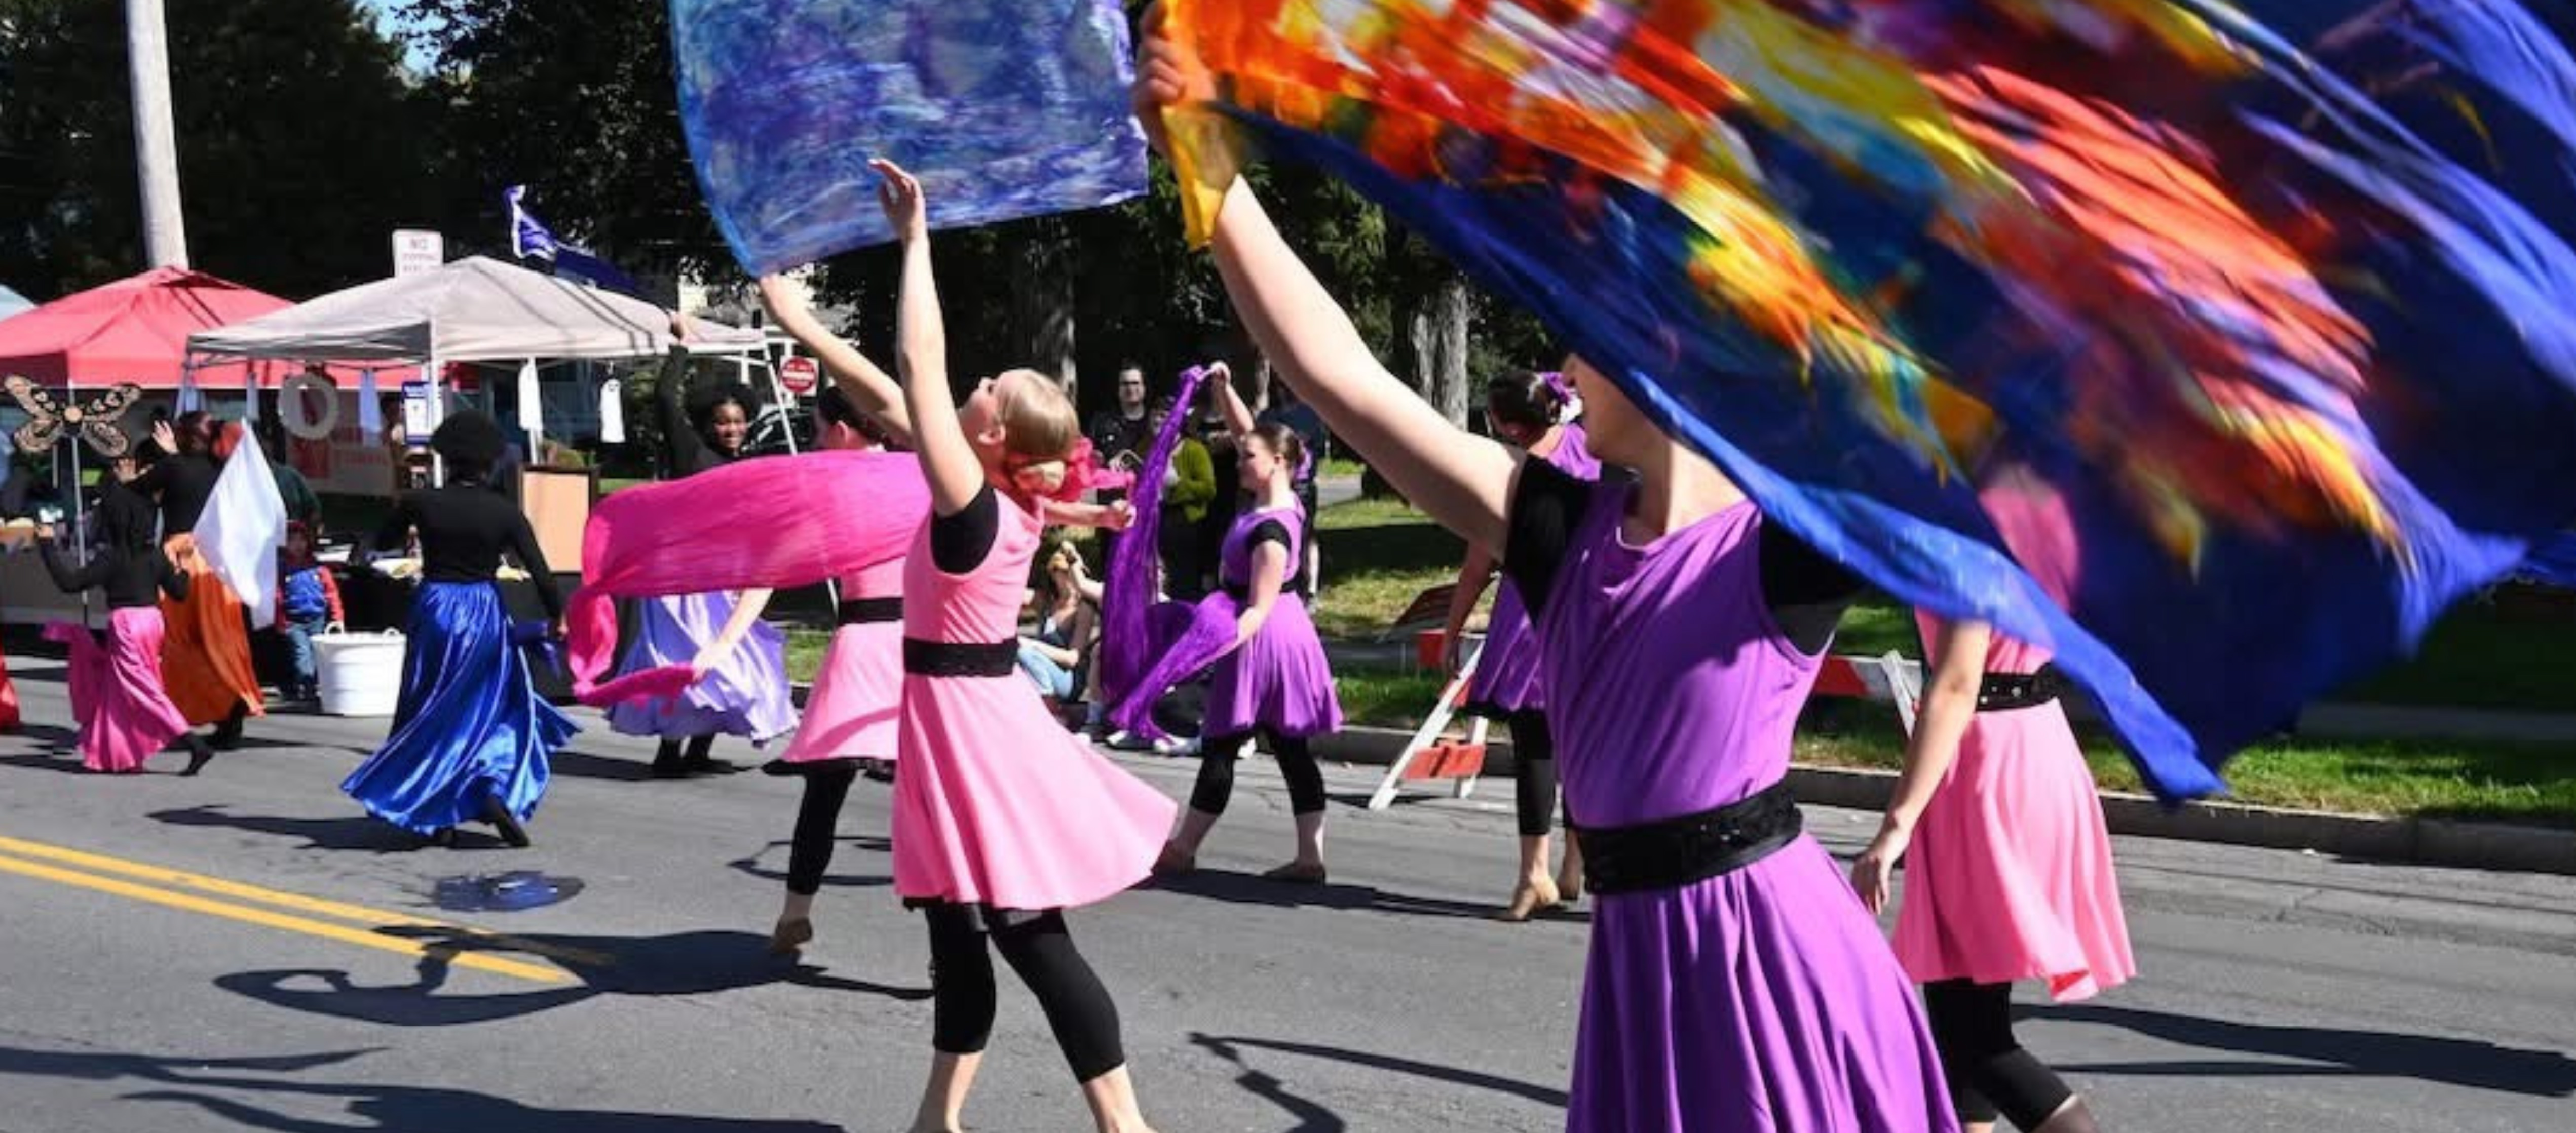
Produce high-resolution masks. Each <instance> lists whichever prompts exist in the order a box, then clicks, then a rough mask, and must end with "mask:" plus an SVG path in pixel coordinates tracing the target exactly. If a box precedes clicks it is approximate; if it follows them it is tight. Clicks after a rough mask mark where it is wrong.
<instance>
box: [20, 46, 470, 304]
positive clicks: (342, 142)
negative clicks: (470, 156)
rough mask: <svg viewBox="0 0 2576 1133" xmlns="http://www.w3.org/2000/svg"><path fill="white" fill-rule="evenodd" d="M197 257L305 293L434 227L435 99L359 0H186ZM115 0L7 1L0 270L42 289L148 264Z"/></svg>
mask: <svg viewBox="0 0 2576 1133" xmlns="http://www.w3.org/2000/svg"><path fill="white" fill-rule="evenodd" d="M167 15H168V23H169V43H170V82H171V98H172V103H173V106H174V111H175V118H176V126H177V129H178V143H179V162H180V171H181V184H182V185H183V187H184V189H185V193H186V197H185V201H184V206H185V208H184V213H185V217H186V225H187V229H188V233H189V248H190V257H189V258H190V260H191V261H192V262H193V263H194V264H195V265H196V266H198V267H200V268H202V269H204V270H206V271H210V272H213V273H215V274H217V275H222V276H226V277H229V278H233V279H237V280H240V281H241V282H243V283H246V284H249V285H252V286H255V287H259V288H262V289H264V290H269V291H275V292H279V293H281V294H285V295H288V296H292V297H303V296H309V295H313V294H317V293H320V292H323V291H329V290H333V289H336V288H339V287H344V286H348V285H350V284H355V283H360V282H364V281H366V280H369V279H374V278H377V277H379V276H382V275H383V274H385V272H386V271H387V270H388V268H389V267H390V266H391V254H392V253H391V249H390V247H389V244H388V241H389V239H390V237H391V233H392V231H393V230H394V229H395V228H398V227H405V226H410V225H426V226H430V227H437V226H439V224H440V222H441V221H442V220H443V219H444V215H443V210H442V209H441V207H440V204H439V202H440V200H441V198H442V196H443V194H442V193H441V192H440V190H439V187H438V180H439V170H438V156H439V153H440V149H441V147H440V146H439V145H438V144H437V139H436V133H437V132H436V121H435V115H436V111H437V107H436V105H435V104H434V102H433V101H432V100H430V99H429V98H427V97H425V96H424V95H423V93H422V92H420V91H418V90H416V89H415V88H413V87H412V86H411V85H410V84H409V83H408V82H407V81H406V80H405V77H404V75H403V73H402V67H401V53H400V51H399V49H398V48H397V47H396V45H395V44H393V43H392V42H390V41H388V40H387V39H386V38H385V37H384V36H383V35H381V34H379V33H378V32H377V31H376V30H375V27H374V25H373V24H372V22H370V21H369V20H368V19H366V18H365V17H364V15H363V14H362V13H361V12H359V10H358V9H357V8H356V6H355V5H353V4H352V3H351V2H350V0H172V2H171V3H170V4H169V6H168V12H167ZM122 18H123V17H122V12H121V10H120V8H119V6H118V5H115V4H102V3H95V2H82V0H0V107H6V108H7V109H6V112H5V113H0V281H5V282H7V283H9V284H10V285H12V286H15V287H18V288H19V289H20V290H22V291H26V292H28V293H29V294H32V295H42V296H51V295H59V294H63V293H67V292H70V291H76V290H79V289H81V288H84V287H89V286H93V285H95V284H98V283H103V282H106V281H108V280H111V279H115V278H118V277H121V276H125V275H130V274H133V273H134V272H136V271H140V270H142V268H143V267H144V262H143V249H142V236H141V211H142V210H141V202H140V201H139V199H138V197H137V193H136V181H135V175H134V144H133V136H134V135H133V116H132V111H131V98H130V93H129V91H128V89H127V86H126V78H125V75H126V65H125V37H124V34H123V29H122V23H121V21H122Z"/></svg>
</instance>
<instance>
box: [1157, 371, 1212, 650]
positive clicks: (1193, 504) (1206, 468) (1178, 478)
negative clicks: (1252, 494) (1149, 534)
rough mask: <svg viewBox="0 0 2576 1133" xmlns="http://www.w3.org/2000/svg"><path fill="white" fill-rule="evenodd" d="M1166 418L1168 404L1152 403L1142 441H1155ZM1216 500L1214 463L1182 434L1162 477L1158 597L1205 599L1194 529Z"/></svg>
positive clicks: (1193, 440)
mask: <svg viewBox="0 0 2576 1133" xmlns="http://www.w3.org/2000/svg"><path fill="white" fill-rule="evenodd" d="M1171 413H1172V403H1171V401H1170V400H1169V399H1166V400H1163V401H1160V402H1157V403H1155V406H1154V419H1153V424H1152V426H1151V427H1150V429H1149V430H1148V431H1147V434H1146V435H1148V436H1156V435H1160V434H1161V432H1162V429H1163V420H1164V418H1166V417H1168V416H1170V415H1171ZM1215 499H1216V462H1215V461H1214V460H1213V459H1211V458H1210V457H1209V456H1208V450H1207V446H1206V445H1205V444H1202V443H1200V442H1199V439H1198V438H1197V437H1194V436H1191V435H1189V434H1188V433H1187V432H1184V433H1182V434H1181V442H1180V444H1179V445H1178V446H1177V447H1175V448H1174V449H1173V450H1172V466H1171V468H1170V469H1168V470H1166V471H1165V472H1164V473H1163V524H1162V531H1161V535H1160V536H1159V538H1158V542H1159V543H1160V544H1161V546H1160V547H1158V548H1157V550H1158V551H1159V552H1160V554H1161V558H1162V560H1163V591H1164V593H1165V594H1167V595H1169V596H1170V597H1172V598H1174V599H1177V600H1179V601H1183V602H1196V601H1198V600H1199V599H1200V598H1202V597H1205V596H1206V594H1207V583H1206V580H1205V576H1206V574H1207V568H1208V565H1209V564H1207V563H1206V562H1204V561H1203V560H1204V559H1205V557H1206V556H1204V555H1202V554H1201V553H1200V549H1199V538H1198V529H1199V524H1200V523H1201V522H1202V521H1204V520H1206V519H1207V513H1208V505H1209V504H1210V503H1212V502H1214V501H1215Z"/></svg>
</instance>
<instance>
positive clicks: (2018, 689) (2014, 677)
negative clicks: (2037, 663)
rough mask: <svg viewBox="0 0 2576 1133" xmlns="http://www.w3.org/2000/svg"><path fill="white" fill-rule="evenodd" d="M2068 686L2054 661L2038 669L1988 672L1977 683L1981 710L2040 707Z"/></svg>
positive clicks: (1995, 710)
mask: <svg viewBox="0 0 2576 1133" xmlns="http://www.w3.org/2000/svg"><path fill="white" fill-rule="evenodd" d="M2067 687H2068V686H2067V684H2066V678H2065V677H2064V676H2062V675H2060V674H2059V673H2058V671H2057V667H2056V666H2054V665H2050V666H2045V667H2043V668H2041V669H2040V670H2039V671H2038V672H2036V673H1988V674H1986V678H1985V679H1984V680H1983V681H1980V682H1978V684H1977V711H1979V712H2005V711H2009V710H2011V709H2015V708H2036V707H2039V706H2040V705H2042V704H2046V703H2048V702H2049V701H2052V700H2055V699H2057V698H2058V697H2059V696H2060V695H2062V694H2064V693H2065V692H2066V690H2067Z"/></svg>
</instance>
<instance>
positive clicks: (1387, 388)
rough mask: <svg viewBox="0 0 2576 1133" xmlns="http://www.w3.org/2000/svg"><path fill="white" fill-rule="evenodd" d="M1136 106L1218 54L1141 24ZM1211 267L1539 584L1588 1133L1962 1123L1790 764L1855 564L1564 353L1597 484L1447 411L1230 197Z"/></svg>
mask: <svg viewBox="0 0 2576 1133" xmlns="http://www.w3.org/2000/svg"><path fill="white" fill-rule="evenodd" d="M1139 63H1140V65H1139V72H1140V82H1139V85H1138V109H1139V110H1140V112H1141V113H1140V115H1139V117H1140V118H1142V119H1143V120H1144V122H1145V126H1146V129H1147V134H1148V136H1149V137H1152V138H1154V139H1155V140H1156V142H1157V144H1161V141H1162V139H1161V123H1160V117H1161V115H1160V113H1159V111H1160V109H1161V108H1162V107H1164V106H1166V105H1169V104H1171V103H1173V102H1176V101H1178V100H1179V99H1180V98H1181V96H1182V93H1183V91H1184V89H1185V88H1186V87H1187V86H1188V85H1189V84H1190V83H1192V82H1203V81H1204V76H1203V75H1194V74H1192V73H1190V72H1189V71H1187V70H1186V69H1185V68H1186V66H1187V61H1186V60H1184V59H1183V58H1182V57H1181V55H1180V52H1179V50H1178V49H1177V48H1176V47H1175V46H1174V45H1173V44H1172V43H1171V42H1170V40H1169V39H1168V38H1166V37H1165V35H1164V34H1163V30H1162V20H1161V13H1160V10H1159V9H1157V10H1155V11H1154V12H1152V13H1150V14H1149V15H1148V16H1147V18H1146V23H1145V36H1144V42H1143V45H1142V56H1141V58H1140V60H1139ZM1219 207H1220V211H1219V212H1218V214H1217V217H1216V224H1215V228H1216V231H1215V244H1214V250H1215V258H1216V266H1217V271H1218V273H1219V274H1220V275H1221V276H1222V277H1223V278H1224V280H1225V285H1226V291H1227V294H1228V295H1229V296H1231V297H1232V299H1233V303H1234V308H1235V311H1236V312H1237V314H1239V315H1240V316H1241V317H1242V319H1243V321H1244V324H1245V326H1246V327H1247V328H1249V329H1250V330H1251V332H1252V334H1253V337H1254V339H1255V341H1256V342H1258V344H1259V345H1260V347H1261V349H1262V352H1263V353H1264V354H1265V355H1267V356H1268V357H1269V358H1270V360H1271V361H1272V362H1273V363H1274V364H1276V365H1277V366H1278V367H1279V370H1280V372H1281V373H1282V374H1284V375H1285V376H1286V377H1287V378H1288V380H1289V382H1290V383H1291V384H1293V385H1295V386H1296V387H1297V389H1298V392H1300V393H1301V394H1303V395H1304V396H1305V398H1306V400H1307V401H1308V402H1309V403H1311V404H1312V405H1314V407H1315V408H1316V410H1317V411H1319V412H1321V413H1322V414H1323V415H1324V419H1325V423H1326V424H1328V425H1329V426H1331V427H1332V429H1333V432H1334V433H1335V434H1336V435H1338V436H1340V437H1342V438H1343V439H1344V440H1346V441H1348V442H1350V444H1351V445H1352V447H1354V448H1356V449H1358V450H1359V453H1360V455H1361V456H1362V457H1364V458H1366V459H1367V461H1368V462H1369V464H1370V465H1371V466H1373V467H1375V468H1376V469H1377V470H1378V471H1380V472H1381V473H1383V474H1385V476H1386V477H1387V479H1388V480H1389V481H1390V482H1392V483H1393V484H1394V486H1395V488H1396V490H1397V491H1399V492H1401V493H1402V494H1403V495H1404V497H1405V498H1406V499H1409V500H1411V501H1413V502H1414V503H1415V504H1416V505H1417V506H1420V507H1421V508H1422V509H1423V510H1424V511H1427V512H1429V513H1430V514H1431V516H1432V517H1433V518H1434V519H1436V520H1438V521H1439V522H1440V523H1441V524H1442V525H1443V526H1446V527H1448V528H1449V529H1451V530H1453V531H1456V532H1458V533H1459V534H1460V535H1461V536H1463V537H1465V538H1466V540H1467V542H1468V543H1469V545H1471V546H1474V547H1477V548H1480V549H1482V550H1484V551H1485V552H1486V553H1488V554H1492V555H1495V556H1496V557H1498V558H1500V559H1501V560H1502V562H1503V564H1504V570H1505V573H1506V574H1507V575H1508V576H1509V577H1510V578H1511V579H1512V580H1513V583H1514V584H1515V585H1516V586H1518V587H1519V588H1520V592H1521V595H1522V597H1523V599H1524V600H1525V601H1527V602H1528V604H1529V607H1530V611H1531V620H1532V623H1533V624H1534V626H1535V627H1536V629H1537V633H1538V636H1539V654H1540V664H1541V674H1542V675H1541V681H1542V684H1543V688H1544V692H1545V695H1546V697H1547V704H1548V706H1549V730H1550V731H1551V732H1552V733H1553V734H1554V737H1555V740H1556V747H1557V763H1558V770H1559V772H1560V773H1561V775H1562V776H1563V779H1564V789H1565V797H1566V804H1567V812H1568V814H1569V815H1570V817H1571V820H1572V827H1573V830H1574V835H1575V837H1576V838H1577V839H1578V840H1579V841H1580V842H1581V843H1582V845H1583V856H1584V872H1585V875H1586V877H1585V880H1586V881H1587V883H1588V884H1589V886H1590V888H1591V890H1592V892H1593V895H1594V899H1595V902H1596V903H1595V907H1594V910H1593V914H1592V940H1591V947H1590V956H1589V958H1588V959H1587V961H1586V965H1585V971H1584V987H1583V1006H1582V1017H1581V1020H1580V1022H1579V1023H1578V1024H1577V1027H1576V1034H1575V1051H1574V1059H1573V1062H1574V1073H1573V1081H1572V1086H1571V1089H1570V1091H1569V1096H1568V1101H1567V1113H1566V1127H1567V1129H1569V1130H1571V1131H1573V1133H1614V1131H1615V1133H1680V1131H1685V1130H1706V1131H1715V1130H1725V1131H1728V1133H1746V1131H1764V1130H1781V1131H1795V1133H1924V1131H1927V1130H1941V1131H1945V1133H1946V1131H1949V1130H1955V1129H1956V1128H1957V1123H1956V1121H1955V1120H1954V1119H1953V1117H1952V1116H1951V1112H1950V1099H1949V1094H1948V1091H1947V1090H1946V1089H1944V1088H1943V1084H1942V1078H1941V1065H1940V1060H1939V1058H1938V1056H1937V1055H1935V1054H1934V1052H1933V1045H1932V1037H1931V1035H1930V1033H1929V1031H1928V1030H1927V1029H1926V1027H1925V1026H1924V1022H1923V1015H1922V1009H1921V1007H1920V1006H1919V1005H1918V1004H1917V1003H1916V1001H1915V998H1914V992H1913V988H1912V986H1911V985H1910V983H1909V982H1908V981H1907V979H1906V977H1905V973H1904V971H1903V969H1901V968H1899V967H1898V966H1897V962H1896V957H1895V955H1894V954H1893V953H1892V952H1891V951H1889V949H1888V947H1887V944H1886V941H1885V940H1883V939H1882V938H1881V937H1880V936H1879V932H1878V925H1877V923H1876V922H1875V921H1874V920H1873V919H1872V918H1871V917H1870V915H1869V913H1868V911H1867V910H1866V909H1864V908H1862V906H1861V903H1860V899H1859V898H1858V897H1857V896H1855V895H1854V894H1853V893H1852V891H1851V887H1850V886H1849V885H1848V884H1846V883H1845V881H1844V879H1843V875H1842V871H1841V870H1840V869H1839V868H1837V867H1836V866H1835V864H1834V862H1833V860H1832V859H1831V858H1829V857H1827V856H1826V854H1825V851H1824V849H1823V848H1822V847H1820V846H1818V845H1817V844H1816V842H1815V840H1814V839H1813V838H1810V837H1808V836H1806V835H1805V834H1804V833H1803V832H1802V831H1801V828H1800V819H1799V813H1798V809H1797V806H1796V804H1795V802H1794V801H1793V800H1791V799H1790V798H1789V796H1788V793H1787V791H1786V789H1785V788H1784V786H1783V784H1782V779H1783V777H1784V776H1785V775H1786V773H1787V770H1788V763H1789V747H1790V738H1791V729H1792V727H1793V725H1794V724H1795V723H1796V720H1797V717H1798V710H1799V708H1800V707H1801V706H1802V705H1803V704H1804V703H1805V702H1806V698H1807V693H1808V691H1809V689H1810V688H1811V687H1812V686H1813V684H1814V682H1815V678H1816V673H1817V670H1818V668H1819V667H1820V664H1821V662H1822V660H1823V656H1824V651H1825V648H1826V646H1827V645H1828V644H1829V642H1830V641H1831V638H1832V634H1833V630H1834V627H1835V626H1836V624H1837V623H1838V622H1839V620H1840V619H1841V616H1842V613H1843V611H1844V610H1845V609H1846V608H1847V607H1848V605H1849V604H1850V602H1851V601H1852V600H1853V599H1854V598H1855V597H1856V596H1857V595H1858V593H1859V590H1860V584H1859V582H1858V581H1857V580H1856V579H1854V578H1853V577H1852V576H1851V575H1850V574H1849V573H1847V572H1846V571H1844V570H1842V569H1840V568H1839V567H1838V566H1836V565H1835V564H1834V563H1832V562H1830V561H1827V560H1825V559H1823V558H1822V557H1821V556H1819V555H1817V554H1816V552H1815V551H1814V550H1813V549H1812V548H1809V547H1808V546H1806V545H1805V544H1804V543H1801V542H1800V541H1798V540H1797V539H1795V538H1794V537H1791V536H1790V535H1788V534H1787V532H1786V531H1785V530H1782V529H1780V528H1776V527H1774V526H1772V525H1770V524H1767V523H1765V522H1764V521H1763V516H1762V514H1761V513H1760V512H1759V511H1757V510H1756V509H1755V508H1754V506H1753V504H1752V502H1751V501H1750V500H1749V499H1747V498H1746V496H1745V494H1744V492H1743V491H1742V490H1741V489H1740V488H1738V487H1737V486H1736V485H1735V484H1734V483H1733V482H1732V481H1730V480H1728V479H1727V478H1726V476H1725V475H1724V474H1723V473H1721V472H1719V471H1718V469H1717V467H1716V466H1715V465H1713V464H1711V463H1709V462H1708V461H1707V460H1705V459H1703V458H1702V457H1700V456H1698V455H1697V454H1695V453H1694V452H1692V451H1691V450H1690V449H1689V448H1687V447H1686V446H1684V445H1682V444H1680V443H1679V442H1676V441H1674V440H1673V439H1672V438H1670V437H1668V436H1665V435H1664V434H1662V433H1660V432H1658V431H1657V430H1656V429H1655V427H1654V426H1653V424H1652V423H1651V421H1649V419H1648V418H1647V417H1646V416H1645V415H1644V413H1642V412H1641V411H1639V409H1638V408H1637V407H1636V406H1635V405H1633V404H1631V403H1630V402H1629V401H1628V400H1627V398H1626V397H1625V396H1624V395H1623V394H1621V393H1620V392H1619V390H1618V388H1617V387H1616V386H1614V385H1612V384H1611V383H1610V382H1609V381H1607V380H1606V379H1604V378H1603V377H1602V376H1601V375H1599V374H1597V373H1593V372H1592V371H1591V370H1590V369H1589V368H1587V367H1584V366H1582V365H1580V364H1579V363H1576V364H1569V365H1568V366H1567V367H1566V370H1567V372H1568V373H1569V374H1570V375H1571V376H1572V377H1573V378H1574V381H1575V387H1576V391H1577V392H1578V393H1580V394H1581V395H1582V397H1583V400H1584V404H1585V407H1586V418H1585V419H1586V422H1587V424H1588V425H1589V433H1590V441H1591V446H1592V451H1593V452H1594V454H1595V455H1597V456H1599V457H1600V458H1601V460H1602V461H1603V463H1605V464H1612V465H1617V466H1620V467H1621V468H1624V469H1629V470H1633V473H1634V474H1633V475H1622V476H1616V477H1613V476H1609V475H1606V474H1605V476H1604V477H1603V479H1602V481H1601V482H1599V483H1597V484H1595V483H1588V482H1585V481H1583V480H1580V479H1577V478H1575V477H1573V476H1569V475H1567V474H1566V473H1564V472H1563V471H1561V470H1559V469H1557V468H1556V467H1554V466H1552V465H1550V464H1547V463H1546V462H1544V461H1534V460H1516V459H1515V458H1514V457H1513V455H1512V454H1511V452H1510V451H1509V450H1507V449H1505V448H1504V447H1503V446H1502V445H1500V444H1497V443H1495V442H1493V441H1491V440H1487V439H1484V438H1481V437H1477V436H1474V435H1473V434H1470V433H1468V432H1466V431H1465V430H1462V429H1459V428H1457V427H1455V426H1453V425H1451V424H1450V423H1449V422H1448V421H1447V420H1446V419H1445V418H1443V417H1442V416H1441V415H1440V412H1439V411H1438V410H1437V409H1435V408H1433V407H1432V406H1431V405H1430V404H1429V403H1427V402H1425V401H1423V400H1422V399H1421V398H1420V397H1417V396H1416V395H1415V394H1414V393H1413V391H1412V390H1411V389H1410V388H1408V387H1407V386H1406V385H1405V384H1404V383H1403V382H1402V381H1400V380H1398V379H1397V378H1396V377H1395V376H1394V375H1392V374H1390V373H1388V372H1387V370H1386V368H1385V367H1384V366H1382V365H1381V364H1379V363H1378V361H1377V360H1376V359H1375V358H1374V357H1372V356H1371V355H1370V353H1369V348H1368V344H1367V341H1366V340H1364V339H1362V338H1361V337H1360V335H1359V332H1358V331H1357V329H1356V328H1354V327H1353V325H1352V323H1351V321H1350V318H1349V316H1348V315H1346V314H1345V313H1343V311H1342V310H1341V308H1340V307H1339V306H1338V305H1337V304H1335V303H1334V302H1333V299H1332V296H1331V295H1329V294H1328V293H1326V292H1325V290H1324V288H1323V286H1322V284H1320V283H1318V282H1317V281H1316V279H1315V277H1314V274H1313V273H1312V272H1310V271H1308V270H1307V269H1306V267H1305V265H1304V264H1302V263H1300V262H1299V261H1298V259H1297V255H1296V253H1295V252H1293V251H1291V250H1290V249H1289V247H1288V244H1287V242H1286V241H1285V240H1284V239H1282V238H1281V236H1280V235H1279V232H1278V229H1277V228H1275V227H1273V226H1272V224H1271V222H1270V218H1269V216H1268V214H1267V213H1265V212H1264V211H1263V209H1262V207H1261V202H1260V200H1259V199H1257V198H1256V197H1255V196H1254V194H1253V191H1252V188H1251V186H1250V184H1249V183H1247V182H1243V181H1237V182H1235V183H1234V184H1233V185H1232V186H1231V187H1230V188H1229V189H1228V190H1227V191H1226V194H1225V198H1224V200H1223V201H1222V203H1221V205H1220V206H1219Z"/></svg>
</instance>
